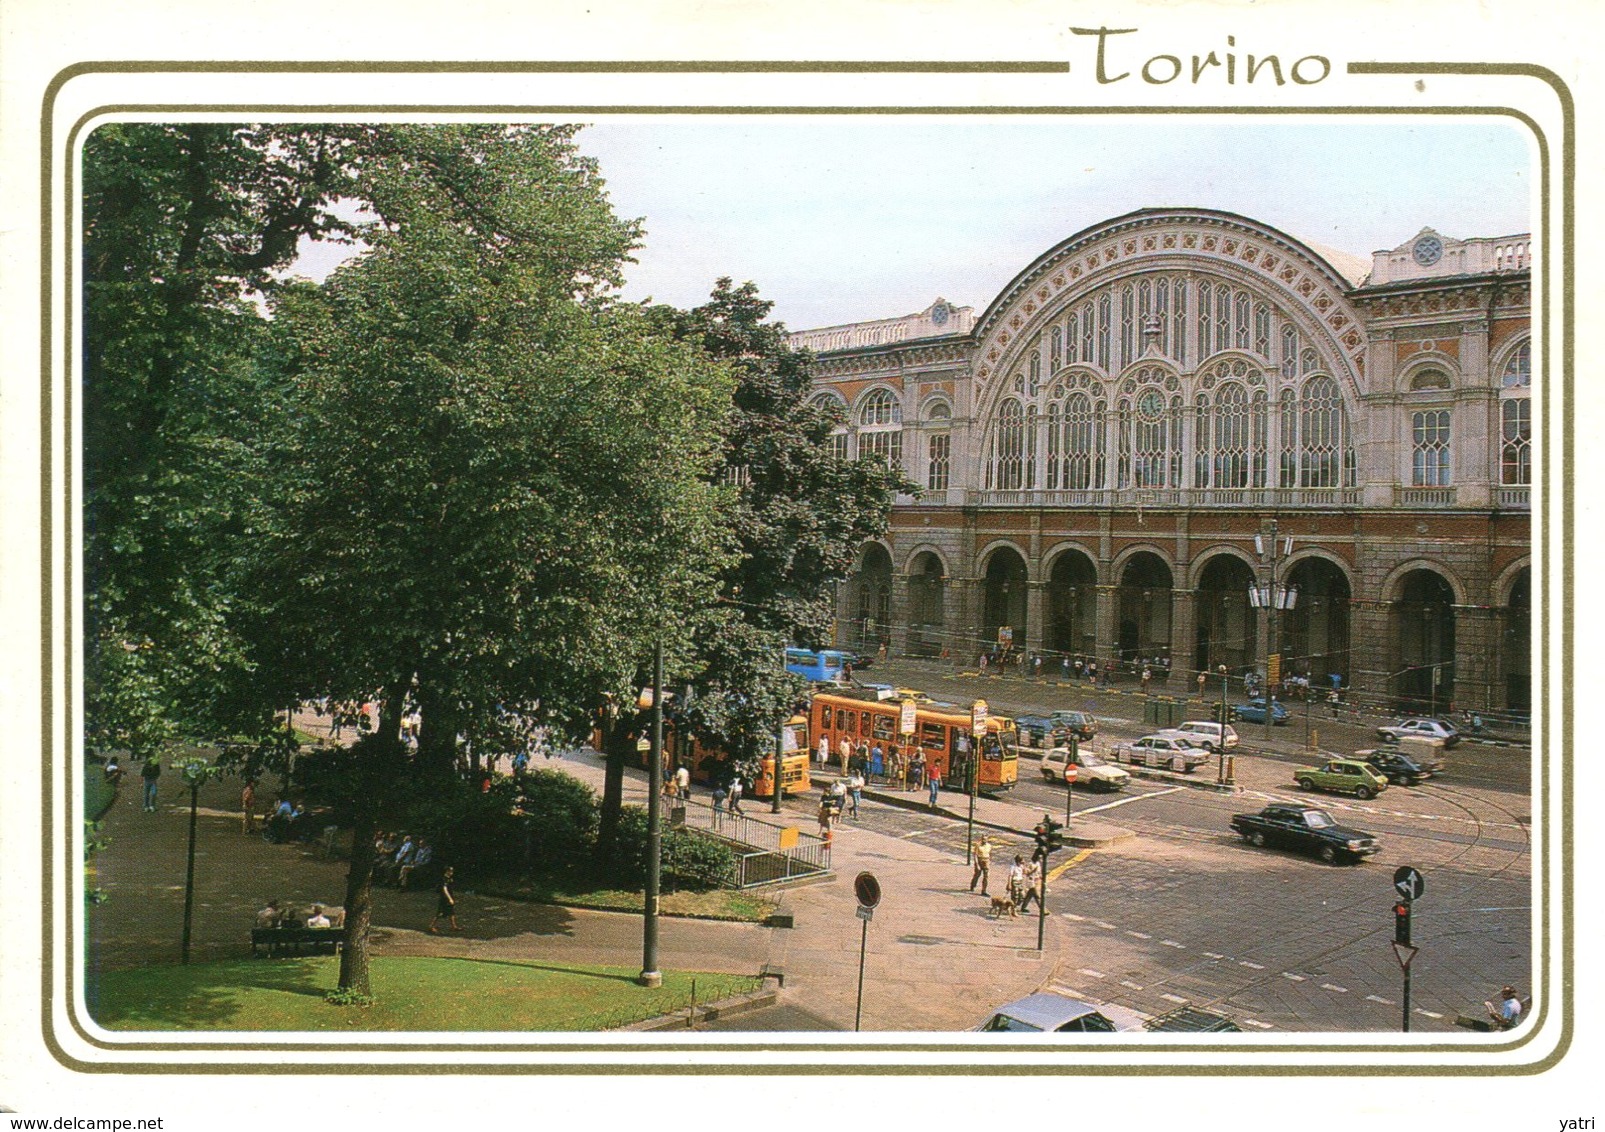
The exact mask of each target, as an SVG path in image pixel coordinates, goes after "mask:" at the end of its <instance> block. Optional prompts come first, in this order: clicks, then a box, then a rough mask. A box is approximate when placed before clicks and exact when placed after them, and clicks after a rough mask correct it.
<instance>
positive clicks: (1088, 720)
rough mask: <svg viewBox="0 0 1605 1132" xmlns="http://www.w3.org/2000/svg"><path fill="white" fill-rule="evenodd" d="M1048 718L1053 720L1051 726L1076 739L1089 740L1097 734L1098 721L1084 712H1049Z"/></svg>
mask: <svg viewBox="0 0 1605 1132" xmlns="http://www.w3.org/2000/svg"><path fill="white" fill-rule="evenodd" d="M1048 718H1049V719H1051V720H1053V726H1054V727H1055V728H1056V729H1058V730H1061V731H1068V732H1070V733H1071V734H1073V735H1074V736H1075V737H1076V738H1077V739H1091V738H1092V737H1093V736H1094V735H1096V734H1097V733H1098V721H1097V720H1096V719H1094V718H1093V717H1092V713H1091V712H1086V711H1056V712H1051V713H1049V715H1048Z"/></svg>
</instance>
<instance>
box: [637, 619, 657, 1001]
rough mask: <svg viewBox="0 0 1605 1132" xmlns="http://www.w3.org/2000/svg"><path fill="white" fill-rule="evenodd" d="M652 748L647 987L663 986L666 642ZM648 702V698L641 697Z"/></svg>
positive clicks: (644, 940) (643, 978)
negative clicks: (660, 919) (660, 894)
mask: <svg viewBox="0 0 1605 1132" xmlns="http://www.w3.org/2000/svg"><path fill="white" fill-rule="evenodd" d="M650 695H651V699H652V703H651V707H652V749H651V751H650V753H649V754H648V756H647V797H646V892H645V894H644V896H645V899H644V901H643V903H644V905H645V907H644V908H643V913H644V918H643V921H642V927H641V975H640V978H639V979H638V980H637V981H638V982H639V983H640V984H641V985H642V986H644V987H660V986H662V985H663V972H662V971H660V970H659V969H658V891H659V888H660V886H661V883H662V879H663V642H662V641H659V642H658V643H657V644H655V645H653V646H652V689H651V692H650ZM642 698H643V699H645V698H646V697H644V696H643V697H642Z"/></svg>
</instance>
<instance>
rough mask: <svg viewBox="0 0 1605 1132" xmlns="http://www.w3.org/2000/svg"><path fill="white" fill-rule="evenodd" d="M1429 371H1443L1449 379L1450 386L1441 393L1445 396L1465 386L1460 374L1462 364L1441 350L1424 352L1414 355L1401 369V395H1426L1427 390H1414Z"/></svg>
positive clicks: (1398, 386)
mask: <svg viewBox="0 0 1605 1132" xmlns="http://www.w3.org/2000/svg"><path fill="white" fill-rule="evenodd" d="M1429 370H1433V371H1442V372H1443V374H1444V376H1445V377H1447V378H1448V379H1449V386H1448V388H1447V389H1443V390H1441V391H1440V392H1442V393H1444V394H1445V395H1447V394H1449V393H1451V392H1452V391H1453V390H1455V389H1457V388H1459V387H1460V385H1461V384H1463V381H1464V379H1463V377H1462V375H1461V372H1460V363H1459V362H1458V361H1456V360H1455V359H1454V358H1451V357H1450V356H1449V355H1448V354H1445V353H1443V352H1442V351H1441V350H1422V351H1419V352H1418V353H1415V354H1412V355H1411V356H1410V358H1409V360H1408V361H1406V362H1405V363H1404V364H1403V365H1402V366H1400V367H1399V375H1398V385H1397V389H1398V391H1399V392H1400V393H1404V394H1410V393H1426V392H1428V390H1425V389H1414V388H1412V386H1413V385H1414V383H1415V380H1416V379H1417V378H1418V377H1420V376H1421V375H1422V374H1424V373H1426V372H1427V371H1429Z"/></svg>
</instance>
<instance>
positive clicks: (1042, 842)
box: [1033, 814, 1064, 861]
mask: <svg viewBox="0 0 1605 1132" xmlns="http://www.w3.org/2000/svg"><path fill="white" fill-rule="evenodd" d="M1062 828H1063V826H1061V825H1060V824H1059V823H1058V822H1056V821H1054V820H1053V819H1052V818H1050V817H1049V816H1048V815H1047V814H1043V815H1042V820H1041V821H1040V822H1038V823H1037V827H1036V829H1035V830H1034V831H1033V833H1034V835H1035V837H1036V843H1037V847H1036V852H1035V853H1034V854H1033V856H1034V857H1036V858H1037V859H1038V860H1041V861H1046V860H1047V859H1048V854H1050V853H1052V852H1053V851H1054V850H1055V849H1063V848H1064V834H1062V833H1061V832H1059V831H1060V830H1061V829H1062Z"/></svg>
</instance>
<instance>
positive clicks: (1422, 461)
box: [1410, 409, 1450, 487]
mask: <svg viewBox="0 0 1605 1132" xmlns="http://www.w3.org/2000/svg"><path fill="white" fill-rule="evenodd" d="M1449 455H1450V439H1449V410H1448V409H1427V410H1423V411H1422V412H1418V413H1412V414H1411V415H1410V482H1411V484H1412V485H1413V486H1415V487H1445V486H1447V485H1448V483H1449Z"/></svg>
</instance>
